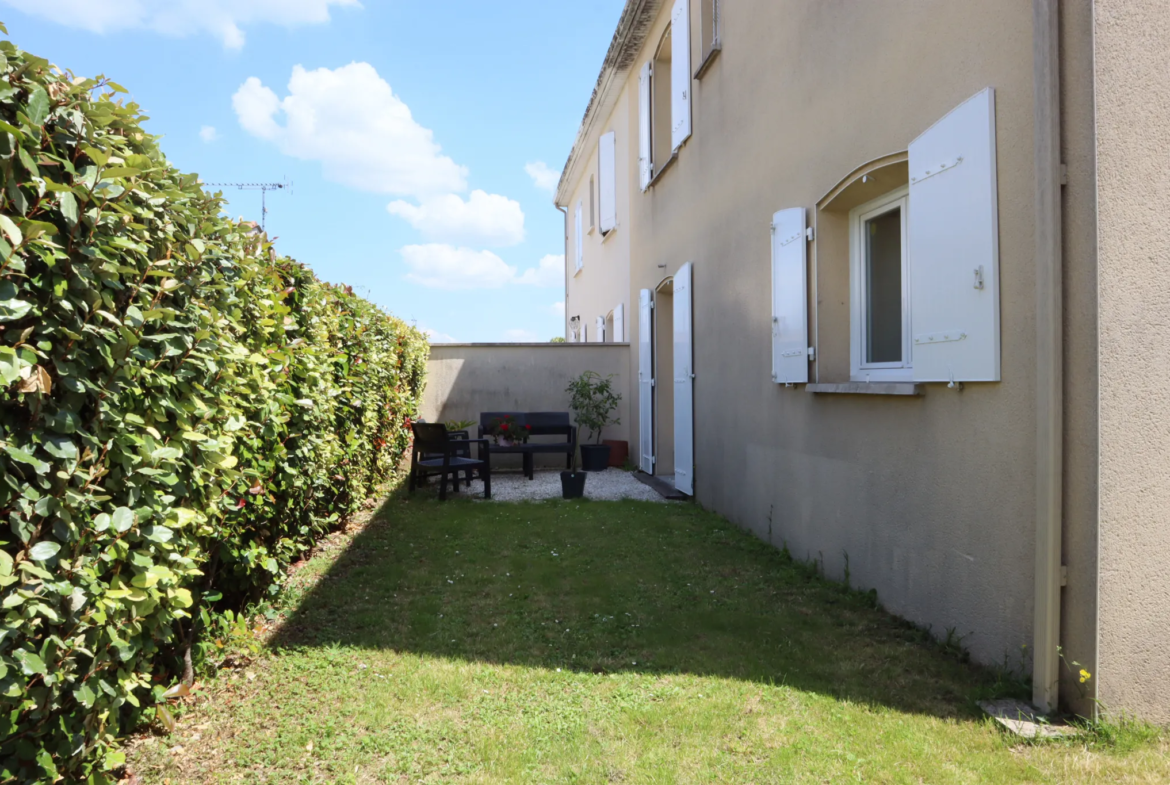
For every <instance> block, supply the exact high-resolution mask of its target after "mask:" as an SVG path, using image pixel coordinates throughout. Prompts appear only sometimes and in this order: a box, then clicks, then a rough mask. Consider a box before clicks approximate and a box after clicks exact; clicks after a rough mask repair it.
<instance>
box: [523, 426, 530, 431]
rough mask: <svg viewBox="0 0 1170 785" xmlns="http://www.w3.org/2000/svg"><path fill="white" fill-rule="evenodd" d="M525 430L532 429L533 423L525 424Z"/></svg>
mask: <svg viewBox="0 0 1170 785" xmlns="http://www.w3.org/2000/svg"><path fill="white" fill-rule="evenodd" d="M524 430H526V431H531V430H532V426H531V425H525V426H524Z"/></svg>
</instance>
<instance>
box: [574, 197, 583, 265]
mask: <svg viewBox="0 0 1170 785" xmlns="http://www.w3.org/2000/svg"><path fill="white" fill-rule="evenodd" d="M573 223H574V229H573V231H574V233H575V235H576V236H575V237H574V238H573V239H574V250H575V251H576V255H575V258H574V262H575V264H576V269H578V270H580V269H581V267H582V265H584V264H585V259H584V255H585V239H584V237H585V235H584V232H583V231H582V229H583V228H584V227H583V226H582V225H581V203H580V202H577V212H576V215H575V218H574V220H573Z"/></svg>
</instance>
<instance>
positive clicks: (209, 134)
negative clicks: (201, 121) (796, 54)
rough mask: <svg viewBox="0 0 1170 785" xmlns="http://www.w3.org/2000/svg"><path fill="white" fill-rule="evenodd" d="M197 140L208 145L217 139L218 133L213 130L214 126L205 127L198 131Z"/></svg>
mask: <svg viewBox="0 0 1170 785" xmlns="http://www.w3.org/2000/svg"><path fill="white" fill-rule="evenodd" d="M199 138H200V139H202V140H203V141H205V142H207V143H208V144H210V143H211V142H214V141H215V140H216V139H218V138H219V131H217V130H215V126H214V125H205V126H203V127H202V128H200V129H199Z"/></svg>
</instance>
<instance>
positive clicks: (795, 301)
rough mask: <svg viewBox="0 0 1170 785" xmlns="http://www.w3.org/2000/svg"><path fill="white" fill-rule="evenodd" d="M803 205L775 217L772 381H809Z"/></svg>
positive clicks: (773, 223)
mask: <svg viewBox="0 0 1170 785" xmlns="http://www.w3.org/2000/svg"><path fill="white" fill-rule="evenodd" d="M805 228H806V226H805V213H804V208H803V207H792V208H789V209H787V210H781V211H779V212H778V213H776V214H775V215H773V216H772V381H774V382H776V383H778V384H804V383H806V382H808V273H807V269H808V266H807V262H806V251H807V239H806V237H805Z"/></svg>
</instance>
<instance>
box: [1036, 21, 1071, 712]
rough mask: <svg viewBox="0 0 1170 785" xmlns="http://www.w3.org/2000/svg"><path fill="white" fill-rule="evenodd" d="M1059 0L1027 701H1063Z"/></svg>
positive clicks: (1047, 78)
mask: <svg viewBox="0 0 1170 785" xmlns="http://www.w3.org/2000/svg"><path fill="white" fill-rule="evenodd" d="M1059 9H1060V0H1033V2H1032V36H1033V38H1032V48H1033V56H1034V62H1033V82H1034V90H1035V95H1034V101H1035V106H1034V110H1035V118H1034V119H1035V139H1034V143H1035V149H1034V151H1035V165H1036V172H1035V176H1036V572H1035V579H1036V587H1035V593H1036V596H1035V619H1034V623H1033V647H1034V648H1033V652H1032V702H1033V703H1034V704H1035V705H1036V707H1037V708H1038V709H1040V710H1041V711H1042V712H1045V713H1048V712H1052V711H1055V710H1056V709H1057V708H1058V707H1059V704H1060V648H1059V647H1060V601H1061V596H1060V587H1061V583H1062V582H1063V581H1062V576H1061V523H1062V519H1063V495H1064V487H1063V480H1064V477H1063V473H1064V443H1063V440H1064V335H1063V329H1064V302H1063V297H1064V294H1063V258H1062V242H1063V237H1062V215H1061V179H1062V177H1061V146H1060V141H1061V134H1060V130H1061V129H1060V122H1061V116H1060V111H1061V109H1060V14H1059Z"/></svg>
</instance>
